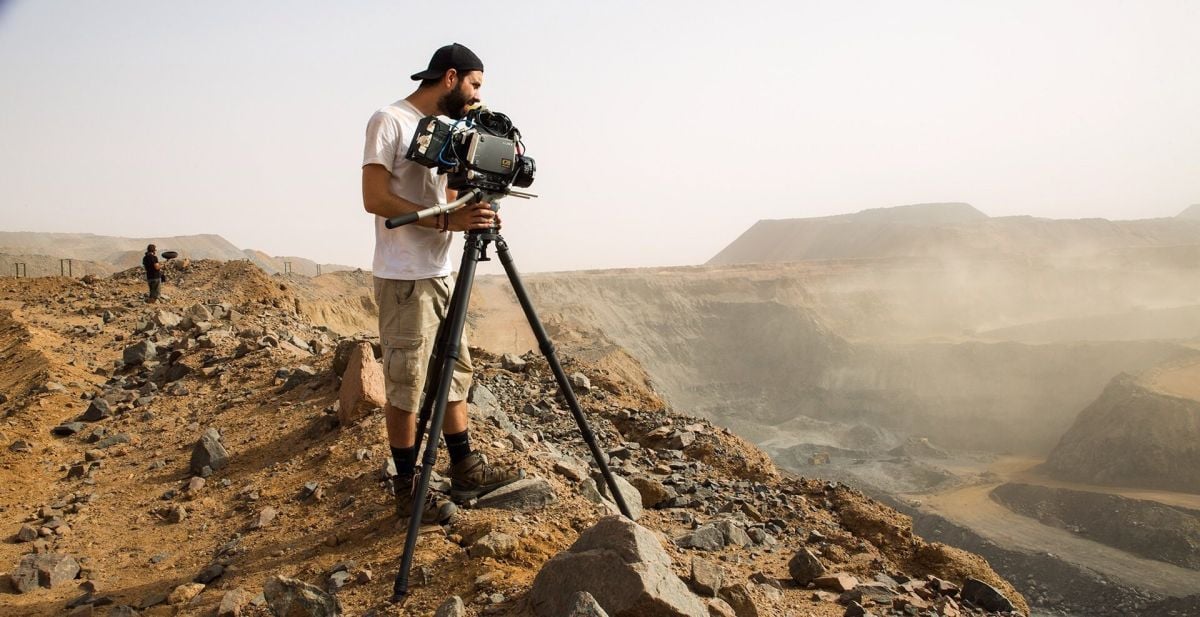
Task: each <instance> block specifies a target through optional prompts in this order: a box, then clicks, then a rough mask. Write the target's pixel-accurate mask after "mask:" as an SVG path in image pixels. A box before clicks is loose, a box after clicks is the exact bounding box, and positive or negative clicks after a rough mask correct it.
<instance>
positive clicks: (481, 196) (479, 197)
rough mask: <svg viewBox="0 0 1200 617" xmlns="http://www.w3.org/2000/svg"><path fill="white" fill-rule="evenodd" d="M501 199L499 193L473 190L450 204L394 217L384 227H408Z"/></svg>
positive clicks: (385, 222)
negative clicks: (424, 220)
mask: <svg viewBox="0 0 1200 617" xmlns="http://www.w3.org/2000/svg"><path fill="white" fill-rule="evenodd" d="M501 197H503V195H501V194H498V193H488V192H485V191H483V190H482V189H471V190H470V191H468V192H467V193H466V194H465V195H463V196H462V197H459V198H458V199H455V200H454V201H452V202H450V203H448V204H438V205H436V206H431V207H429V208H425V209H424V210H418V211H416V212H409V213H408V214H401V215H400V216H393V217H392V218H390V219H388V220H386V221H384V222H383V226H384V227H387V228H388V229H395V228H397V227H401V226H403V225H408V224H409V223H415V222H417V221H419V220H421V219H424V218H429V217H431V216H437V215H439V214H442V213H443V212H454V211H455V210H458V209H459V208H461V207H463V206H465V205H467V204H470V203H473V202H475V201H494V200H497V199H500V198H501Z"/></svg>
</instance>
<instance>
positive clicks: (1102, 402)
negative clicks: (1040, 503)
mask: <svg viewBox="0 0 1200 617" xmlns="http://www.w3.org/2000/svg"><path fill="white" fill-rule="evenodd" d="M1043 468H1044V469H1045V470H1046V471H1047V472H1048V473H1049V474H1050V475H1051V476H1054V477H1056V478H1059V479H1062V480H1070V481H1077V482H1088V483H1092V484H1105V485H1117V486H1136V487H1145V488H1162V489H1169V490H1178V491H1185V492H1193V493H1194V492H1200V401H1196V400H1194V399H1188V398H1181V397H1178V396H1172V395H1169V394H1164V393H1161V392H1158V391H1155V390H1153V389H1151V388H1148V387H1146V386H1145V385H1143V384H1142V383H1140V382H1139V380H1138V379H1137V378H1135V377H1133V376H1132V375H1129V374H1121V375H1119V376H1117V377H1116V378H1114V379H1113V380H1112V381H1111V382H1109V384H1108V386H1107V387H1106V388H1105V389H1104V392H1103V393H1102V394H1101V395H1100V397H1099V398H1097V399H1096V401H1095V402H1093V403H1092V404H1091V405H1089V406H1088V407H1087V408H1086V409H1084V410H1083V411H1082V412H1080V413H1079V417H1078V418H1077V419H1076V421H1075V424H1074V425H1073V426H1072V427H1071V428H1070V430H1068V431H1067V433H1066V434H1065V435H1063V436H1062V439H1061V440H1059V442H1058V445H1057V446H1056V447H1055V448H1054V450H1053V451H1052V452H1051V453H1050V456H1049V458H1048V459H1047V461H1046V463H1045V465H1044V467H1043Z"/></svg>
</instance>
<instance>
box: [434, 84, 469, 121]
mask: <svg viewBox="0 0 1200 617" xmlns="http://www.w3.org/2000/svg"><path fill="white" fill-rule="evenodd" d="M469 102H470V101H468V100H467V97H466V95H464V94H463V91H462V88H461V87H460V86H459V83H455V84H454V89H452V90H451V91H449V92H447V93H445V94H443V95H442V98H440V99H438V103H437V105H438V111H440V112H442V114H443V115H445V116H448V117H450V118H453V119H455V120H459V119H461V118H462V117H463V116H465V115H467V103H469Z"/></svg>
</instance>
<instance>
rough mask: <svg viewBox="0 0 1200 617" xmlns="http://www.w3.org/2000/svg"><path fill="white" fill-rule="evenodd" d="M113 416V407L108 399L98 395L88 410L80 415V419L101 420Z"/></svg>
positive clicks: (86, 420)
mask: <svg viewBox="0 0 1200 617" xmlns="http://www.w3.org/2000/svg"><path fill="white" fill-rule="evenodd" d="M111 417H112V407H111V406H110V405H109V404H108V401H107V400H105V399H103V398H100V397H96V398H94V399H92V402H91V404H90V405H88V408H87V411H84V412H83V415H82V416H79V419H80V420H83V421H84V422H97V421H99V420H103V419H105V418H111Z"/></svg>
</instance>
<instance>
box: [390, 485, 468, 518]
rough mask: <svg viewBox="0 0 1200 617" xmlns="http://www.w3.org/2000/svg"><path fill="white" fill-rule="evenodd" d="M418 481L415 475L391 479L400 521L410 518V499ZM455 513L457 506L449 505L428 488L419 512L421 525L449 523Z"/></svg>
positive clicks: (438, 494)
mask: <svg viewBox="0 0 1200 617" xmlns="http://www.w3.org/2000/svg"><path fill="white" fill-rule="evenodd" d="M420 480H421V477H420V476H419V475H417V474H413V475H411V476H396V477H395V478H392V486H393V487H394V488H395V491H396V516H399V517H400V519H401V520H403V519H406V518H408V517H409V516H412V501H413V500H412V497H413V493H414V492H416V490H417V482H419V481H420ZM455 512H458V506H456V505H454V504H453V503H450V501H449V500H448V499H445V498H444V497H442V496H441V494H440V493H438V492H437V491H435V490H433V489H432V488H430V489H429V490H428V491H427V492H426V493H425V507H424V508H423V509H422V510H421V523H422V524H425V525H435V524H436V525H443V524H445V523H447V522H449V521H450V517H452V516H454V513H455Z"/></svg>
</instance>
